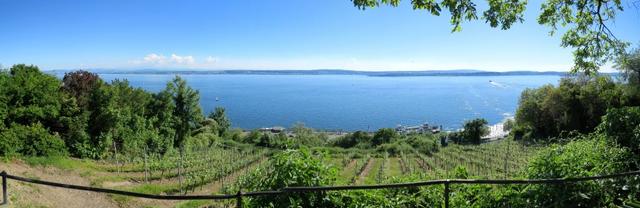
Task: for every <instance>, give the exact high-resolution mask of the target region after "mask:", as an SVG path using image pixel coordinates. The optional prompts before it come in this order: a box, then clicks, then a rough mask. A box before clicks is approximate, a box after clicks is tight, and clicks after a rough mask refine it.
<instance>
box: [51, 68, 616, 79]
mask: <svg viewBox="0 0 640 208" xmlns="http://www.w3.org/2000/svg"><path fill="white" fill-rule="evenodd" d="M68 71H73V70H66V69H56V70H51V71H49V72H50V73H64V72H68ZM89 71H91V72H94V73H98V74H236V75H250V74H252V75H363V76H378V77H408V76H512V75H519V76H522V75H558V76H563V75H567V72H556V71H547V72H539V71H506V72H493V71H482V70H474V69H458V70H428V71H354V70H342V69H315V70H241V69H239V70H177V69H172V70H166V69H135V70H114V69H89ZM606 74H616V73H606Z"/></svg>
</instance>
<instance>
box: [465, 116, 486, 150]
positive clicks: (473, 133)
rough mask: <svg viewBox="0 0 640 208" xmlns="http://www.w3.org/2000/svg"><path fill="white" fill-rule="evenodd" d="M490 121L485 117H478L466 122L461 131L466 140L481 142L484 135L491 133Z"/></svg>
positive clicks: (468, 141)
mask: <svg viewBox="0 0 640 208" xmlns="http://www.w3.org/2000/svg"><path fill="white" fill-rule="evenodd" d="M488 123H489V122H487V120H485V119H483V118H476V119H473V120H469V121H466V122H464V130H462V132H461V134H462V138H463V139H464V142H465V143H473V144H480V142H481V139H482V137H483V136H485V135H487V134H489V128H488V127H487V124H488Z"/></svg>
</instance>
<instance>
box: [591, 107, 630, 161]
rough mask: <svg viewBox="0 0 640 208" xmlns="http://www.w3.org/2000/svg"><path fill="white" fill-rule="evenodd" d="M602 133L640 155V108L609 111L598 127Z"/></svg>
mask: <svg viewBox="0 0 640 208" xmlns="http://www.w3.org/2000/svg"><path fill="white" fill-rule="evenodd" d="M598 132H601V133H603V134H605V135H607V137H609V138H610V139H612V140H613V141H615V142H616V143H618V144H619V145H621V146H623V147H627V148H629V149H631V151H633V152H634V153H635V154H636V155H639V154H640V107H624V108H613V109H609V110H607V114H606V115H605V116H603V117H602V123H601V124H600V125H599V126H598Z"/></svg>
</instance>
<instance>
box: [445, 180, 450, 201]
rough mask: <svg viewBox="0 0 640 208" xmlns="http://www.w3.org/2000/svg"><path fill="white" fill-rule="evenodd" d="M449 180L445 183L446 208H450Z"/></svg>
mask: <svg viewBox="0 0 640 208" xmlns="http://www.w3.org/2000/svg"><path fill="white" fill-rule="evenodd" d="M449 191H450V190H449V180H446V181H445V182H444V208H449Z"/></svg>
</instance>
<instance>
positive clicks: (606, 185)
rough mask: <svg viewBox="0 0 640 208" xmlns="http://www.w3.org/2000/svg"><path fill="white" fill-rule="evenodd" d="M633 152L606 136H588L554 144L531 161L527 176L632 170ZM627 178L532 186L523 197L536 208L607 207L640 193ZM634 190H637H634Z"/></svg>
mask: <svg viewBox="0 0 640 208" xmlns="http://www.w3.org/2000/svg"><path fill="white" fill-rule="evenodd" d="M630 158H631V154H630V152H629V151H628V150H627V149H625V148H619V147H616V146H615V145H614V144H612V143H611V142H609V141H607V139H606V138H605V137H604V136H603V135H599V134H593V135H588V136H584V138H580V139H578V140H575V141H572V142H569V143H567V144H566V145H553V146H551V147H549V148H547V149H545V150H543V151H541V152H540V153H539V154H538V155H537V156H535V157H534V158H533V160H532V161H531V162H529V165H528V168H527V172H526V177H527V178H529V179H538V178H566V177H586V176H596V175H606V174H613V173H620V172H625V171H628V170H629V169H630V165H631V161H630V160H629V159H630ZM629 183H637V181H636V182H633V181H631V182H630V181H628V180H626V179H624V178H621V179H610V180H601V181H586V182H580V183H573V184H568V185H530V186H529V187H528V190H527V192H526V193H525V194H524V195H523V196H521V197H524V198H527V199H528V201H529V203H531V205H534V206H535V207H605V206H610V205H612V203H616V202H617V201H616V200H617V199H618V198H620V197H623V196H626V195H628V194H629V193H632V192H634V193H638V192H637V187H635V188H634V187H629V186H627V187H626V188H624V187H625V185H628V184H629ZM630 189H633V190H630Z"/></svg>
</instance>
